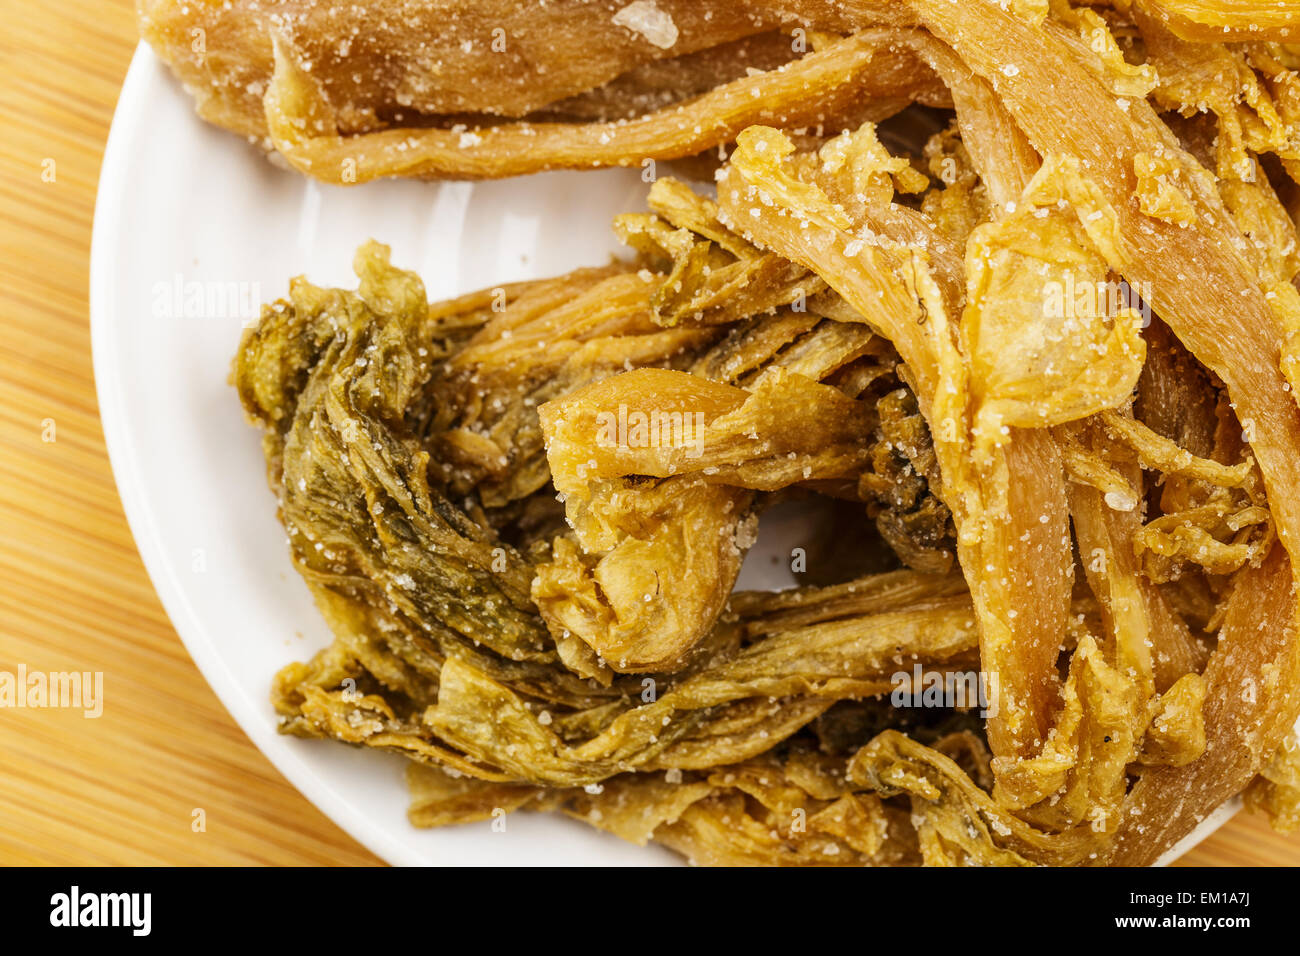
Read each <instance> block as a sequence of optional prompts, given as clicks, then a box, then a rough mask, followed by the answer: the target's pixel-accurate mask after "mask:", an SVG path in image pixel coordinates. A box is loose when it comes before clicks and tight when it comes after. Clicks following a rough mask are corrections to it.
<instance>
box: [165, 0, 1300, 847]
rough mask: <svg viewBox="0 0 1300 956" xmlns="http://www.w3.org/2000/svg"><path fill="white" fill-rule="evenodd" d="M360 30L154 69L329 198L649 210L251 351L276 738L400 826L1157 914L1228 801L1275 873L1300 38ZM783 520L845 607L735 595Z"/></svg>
mask: <svg viewBox="0 0 1300 956" xmlns="http://www.w3.org/2000/svg"><path fill="white" fill-rule="evenodd" d="M377 6H378V7H380V8H387V7H388V6H390V5H389V4H379V5H377ZM391 6H393V7H394V8H397V7H399V6H400V7H401V9H402V10H403V11H404V14H405V16H406V19H402V17H399V16H397V15H396V14H394V16H392V17H386V16H383V15H379V16H377V17H376V18H375V20H374V22H373V23H371V22H369V21H367V23H366V24H362V23H361V22H360V21H357V22H353V21H352V20H350V19H349V16H350V15H347V14H345V13H340V10H341V9H342V8H340V7H335V6H333V5H330V4H307V3H292V2H290V3H283V4H263V5H260V6H257V7H254V6H252V5H247V6H246V5H243V4H240V3H234V4H228V5H225V6H224V7H222V8H217V7H211V8H209V7H203V8H202V9H196V8H193V7H189V6H185V7H182V6H180V5H177V4H171V3H166V4H146V6H145V12H144V22H145V33H146V35H147V36H149V37H150V39H151V40H152V41H153V42H154V43H155V44H156V45H157V46H159V48H160V49H161V51H162V52H163V55H164V57H165V58H167V59H168V60H169V62H171V64H172V66H173V68H174V69H175V70H176V71H177V72H178V74H179V75H181V76H182V77H183V78H184V79H185V80H186V82H187V83H188V84H189V85H190V86H191V88H193V89H194V90H195V91H196V95H197V96H198V97H199V102H200V109H201V110H202V112H203V114H204V115H205V116H206V117H208V118H210V119H212V120H214V121H216V122H219V123H222V124H223V125H226V126H230V127H232V128H234V129H237V130H239V131H240V132H243V133H245V134H247V135H249V136H251V137H253V138H254V139H257V140H259V141H262V142H263V143H264V145H266V146H267V148H269V149H272V150H274V151H275V152H276V153H278V155H279V156H281V157H283V158H284V159H285V160H287V161H288V162H289V163H290V164H291V165H293V166H294V167H296V168H298V169H300V170H303V171H304V172H307V173H309V174H311V175H313V176H317V177H320V178H322V179H325V180H328V181H332V182H360V181H365V180H367V179H372V178H375V177H378V176H391V175H413V176H430V177H441V176H455V177H467V176H468V177H473V176H502V175H512V174H515V173H521V172H531V171H535V170H539V169H546V168H556V167H574V168H583V167H591V166H594V165H630V166H636V167H640V168H641V169H643V170H646V171H647V174H648V175H647V177H646V178H647V179H650V180H653V185H652V186H651V188H650V190H649V197H648V207H649V212H646V213H632V214H627V215H623V216H620V217H619V218H618V219H617V220H616V221H615V223H614V228H615V230H616V232H617V234H618V235H619V237H620V238H621V239H622V240H623V242H624V243H625V244H626V245H627V246H628V248H629V256H628V257H627V258H625V259H620V260H617V261H615V262H612V263H611V264H609V265H606V266H601V267H596V268H587V269H579V270H577V271H575V272H572V273H569V274H568V275H565V276H561V277H559V278H555V279H549V280H542V281H534V282H526V283H520V284H515V285H508V286H502V287H497V288H494V289H486V290H483V291H481V292H478V293H474V294H471V295H467V296H463V297H461V298H458V299H455V300H452V301H449V302H441V303H435V304H430V303H429V302H428V301H427V298H426V295H425V292H424V287H423V285H422V284H421V282H420V280H419V279H418V277H416V276H415V275H413V274H411V273H409V272H405V271H403V270H401V269H398V268H396V267H394V266H393V265H392V264H390V262H389V258H388V253H387V250H386V249H385V248H384V247H382V246H380V245H378V244H375V243H371V244H368V245H366V246H364V247H363V248H362V249H361V250H360V251H359V253H358V255H357V273H358V275H359V277H360V287H359V288H358V289H357V290H356V291H355V292H353V291H345V290H338V289H322V288H318V287H315V286H313V285H311V284H309V283H308V282H306V281H305V280H302V279H298V280H295V281H294V282H293V284H292V285H291V288H290V294H289V297H288V299H287V300H285V301H281V302H277V303H275V304H274V305H272V306H269V307H267V308H266V310H265V311H264V313H263V316H262V319H261V321H260V322H259V323H258V324H257V325H256V326H255V327H254V328H252V329H250V330H249V331H248V332H247V333H246V335H245V338H244V341H243V342H242V344H241V346H240V350H239V354H238V356H237V358H236V363H235V372H234V378H235V382H236V385H237V386H238V389H239V394H240V397H241V400H242V401H243V404H244V407H245V409H246V410H247V412H248V414H249V415H250V417H251V418H252V419H253V420H254V421H255V422H256V423H257V424H259V425H260V426H261V427H262V428H263V429H264V435H265V438H264V442H265V448H266V455H267V460H268V464H269V473H270V480H271V485H272V487H273V488H274V490H275V491H276V493H277V494H278V496H279V502H280V514H281V518H282V521H283V523H284V525H285V528H286V529H287V531H288V535H289V542H290V548H291V551H292V554H293V557H294V560H295V562H296V563H297V566H298V568H299V570H300V571H301V573H302V574H303V576H304V578H305V579H306V580H307V582H308V584H309V585H310V586H311V588H312V590H313V592H314V594H315V596H316V600H317V603H318V605H319V607H320V609H321V612H322V614H323V615H324V616H325V617H326V618H327V620H328V621H329V623H330V626H331V628H332V629H333V631H334V634H335V641H334V643H333V644H332V645H331V646H330V647H329V648H327V649H326V650H324V651H322V652H321V653H320V654H318V655H317V656H316V657H315V658H313V659H312V660H311V661H309V662H307V663H302V664H295V665H292V666H290V667H288V668H286V669H285V670H284V671H283V672H282V673H281V674H280V675H279V676H278V678H277V680H276V684H275V689H274V700H275V703H276V707H277V709H278V711H279V713H280V714H281V715H282V718H281V719H282V727H283V729H284V730H285V731H286V732H289V733H294V734H299V735H302V736H310V737H328V738H333V739H338V740H343V741H346V742H348V743H352V744H357V745H363V746H368V747H375V748H379V749H384V750H392V751H396V752H399V753H401V754H403V755H405V756H407V757H409V758H411V761H412V763H411V770H410V783H411V788H412V795H413V796H412V807H411V811H410V815H411V819H412V821H413V822H415V823H416V824H418V825H423V826H437V825H443V824H448V823H456V822H461V821H467V820H477V819H485V818H492V817H494V816H496V817H499V816H500V815H502V814H504V813H508V812H510V811H513V810H516V809H521V808H526V809H535V810H541V809H552V810H560V811H563V812H565V813H568V814H570V815H573V816H575V817H578V818H580V819H582V820H585V821H587V822H589V823H591V824H592V825H594V826H597V827H601V828H603V829H606V830H609V831H611V832H613V833H615V834H618V835H619V836H622V837H624V838H626V839H629V840H633V841H636V842H641V843H644V842H646V841H648V840H655V841H659V842H661V843H664V844H666V845H668V846H669V847H672V848H673V849H675V850H677V851H679V852H680V853H682V854H683V855H685V856H687V857H688V858H690V859H691V860H694V861H696V862H700V863H710V864H738V863H743V864H822V865H826V864H834V865H843V864H912V863H926V864H993V865H1026V864H1053V865H1097V864H1127V865H1134V864H1146V863H1150V862H1152V861H1154V860H1155V859H1156V858H1157V857H1159V856H1160V855H1161V854H1162V853H1163V852H1164V851H1165V850H1167V849H1168V848H1169V847H1171V846H1172V845H1173V844H1174V843H1175V842H1176V841H1177V840H1178V839H1179V838H1181V837H1182V836H1184V835H1186V834H1187V833H1188V832H1189V831H1190V830H1191V829H1192V828H1193V827H1194V826H1195V825H1196V824H1197V822H1199V821H1200V820H1202V819H1204V817H1205V816H1206V815H1207V814H1208V813H1209V812H1210V811H1212V810H1213V809H1214V808H1215V807H1217V806H1219V805H1220V804H1221V803H1222V802H1224V801H1225V800H1227V799H1229V798H1230V797H1232V796H1234V795H1236V794H1238V793H1242V792H1243V791H1244V792H1245V794H1246V800H1247V802H1248V803H1249V804H1251V805H1253V806H1256V807H1259V808H1262V809H1264V810H1266V811H1268V812H1269V813H1270V814H1271V815H1272V817H1273V818H1274V820H1275V822H1277V823H1278V824H1279V825H1280V826H1283V827H1287V826H1290V827H1294V826H1296V825H1298V824H1300V753H1298V752H1297V750H1298V748H1297V744H1296V739H1295V736H1294V732H1293V729H1292V728H1293V727H1294V725H1295V722H1296V718H1297V713H1298V712H1300V632H1298V631H1297V611H1298V608H1297V602H1296V592H1295V573H1294V571H1293V562H1292V559H1291V555H1294V554H1298V553H1300V552H1298V551H1297V549H1300V491H1298V490H1297V489H1300V404H1297V395H1296V389H1297V387H1300V292H1297V285H1296V278H1297V274H1300V247H1298V244H1297V235H1296V217H1297V213H1300V187H1298V186H1297V182H1298V181H1300V74H1298V73H1297V71H1298V70H1300V45H1292V44H1293V43H1297V44H1300V33H1297V35H1296V36H1293V35H1292V33H1293V31H1300V9H1298V8H1297V7H1295V6H1292V5H1290V4H1287V3H1282V4H1274V3H1270V4H1267V5H1256V4H1251V3H1245V2H1243V3H1227V2H1221V3H1214V2H1200V0H1197V2H1191V0H1158V2H1157V0H1133V2H1132V3H1125V2H1116V3H1115V4H1113V5H1105V4H1094V5H1078V6H1072V5H1071V4H1069V3H1068V2H1065V0H1052V2H1050V3H1049V2H1033V0H1021V2H1016V0H1010V2H1006V3H1002V4H998V3H993V2H988V0H970V2H962V3H952V2H949V0H908V2H907V3H888V4H885V3H873V2H863V3H853V2H850V3H817V2H808V3H802V2H788V3H764V2H748V3H738V4H698V3H694V4H692V3H685V2H681V3H674V2H668V0H653V2H651V0H636V2H634V3H632V4H626V3H577V2H554V0H553V2H551V3H548V4H547V5H546V6H545V7H544V8H538V9H532V10H529V11H527V12H520V11H519V10H516V9H515V8H514V6H513V5H511V4H502V5H500V9H496V8H495V5H494V4H490V3H489V4H473V5H465V4H458V3H433V2H430V3H415V4H409V3H408V4H401V5H398V4H392V5H391ZM462 8H463V9H462ZM628 11H631V12H628ZM425 17H428V18H436V22H438V23H440V24H444V25H445V28H443V29H439V30H431V31H427V32H426V31H420V30H418V29H416V28H415V27H416V25H418V23H420V22H424V21H423V20H422V19H421V18H425ZM429 22H434V21H433V20H430V21H429ZM193 23H200V24H202V26H203V28H204V29H205V30H206V31H207V36H208V46H207V52H206V53H205V54H204V55H203V56H202V57H199V58H198V59H195V58H194V57H193V56H190V55H188V54H187V53H186V52H185V48H183V45H181V44H180V41H179V39H178V38H180V37H183V36H185V35H186V34H185V28H186V26H187V25H192V24H193ZM494 29H500V30H501V31H502V32H501V35H502V36H504V38H505V39H504V43H503V49H502V50H501V51H499V52H497V53H495V54H494V53H493V51H492V46H491V44H492V39H493V36H494V34H493V33H492V31H493V30H494ZM214 38H226V39H230V41H231V45H230V46H229V47H221V46H219V44H217V42H216V40H215V39H214ZM236 41H237V42H236ZM218 50H220V51H222V53H223V54H226V55H218ZM575 50H580V51H581V53H580V55H579V54H577V53H575ZM493 55H496V56H498V57H499V58H504V59H499V60H497V61H493V60H492V59H491V57H492V56H493ZM512 57H513V59H511V58H512ZM676 160H682V162H681V163H680V164H679V165H678V166H677V167H675V169H676V170H677V171H678V174H679V176H680V177H700V176H705V177H707V179H709V180H711V183H700V182H697V184H696V185H694V186H692V185H689V184H688V183H687V182H685V181H684V180H683V179H682V178H674V177H673V176H670V175H668V168H667V166H668V164H667V161H676ZM656 161H661V162H663V163H664V166H663V168H660V169H656V168H655V165H654V164H655V162H656ZM790 500H799V501H818V502H822V503H823V506H825V507H830V508H834V509H838V510H837V514H843V515H846V516H847V517H846V518H845V519H844V526H843V527H844V529H846V530H842V531H841V533H842V534H844V533H847V534H851V535H852V536H853V538H854V540H855V541H858V542H860V548H861V549H862V550H864V551H865V550H870V551H871V552H872V553H873V554H874V555H875V556H876V557H877V558H878V560H877V561H876V564H875V566H874V567H873V568H871V569H870V570H866V571H861V572H859V571H858V570H857V569H855V570H854V571H853V573H849V574H846V575H843V576H841V577H840V578H838V579H836V578H834V577H831V578H829V579H821V580H819V581H818V582H817V583H809V584H807V585H805V586H801V587H798V588H795V589H793V590H787V591H780V592H771V593H757V592H737V591H734V585H735V582H736V578H737V575H738V573H739V569H740V565H741V563H742V561H743V559H744V557H745V554H746V552H747V550H748V549H749V548H750V547H751V546H752V544H753V542H754V540H755V538H756V533H757V525H758V520H759V516H760V515H761V514H762V513H763V512H764V511H766V510H767V509H768V508H770V507H772V506H773V505H774V504H776V503H780V502H785V501H790ZM823 570H824V569H823ZM972 672H978V673H979V675H980V677H981V679H982V680H984V681H985V683H986V684H987V686H989V687H991V688H993V689H994V690H995V691H996V693H995V694H994V696H993V700H992V701H989V702H976V701H972V699H971V698H970V695H957V696H958V697H959V699H957V700H955V701H954V700H945V702H944V706H939V707H920V708H917V707H900V706H897V705H896V700H895V696H896V693H897V691H898V690H899V675H900V674H905V675H906V674H911V675H917V676H918V677H919V676H921V675H925V676H926V680H927V681H928V679H929V678H930V677H936V678H937V679H938V681H939V683H941V684H943V685H944V686H953V685H954V684H955V683H956V682H959V681H960V680H961V679H962V676H963V675H969V674H971V673H972ZM923 682H924V681H923ZM916 683H917V681H916V679H915V678H913V679H912V684H913V685H915V684H916ZM985 704H988V705H987V706H986V705H985Z"/></svg>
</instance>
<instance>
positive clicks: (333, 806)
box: [89, 40, 427, 866]
mask: <svg viewBox="0 0 1300 956" xmlns="http://www.w3.org/2000/svg"><path fill="white" fill-rule="evenodd" d="M163 69H165V67H163V65H162V63H161V61H159V60H158V58H157V56H156V55H155V54H154V52H153V50H152V49H151V48H150V47H149V45H148V44H147V43H145V42H144V41H143V40H141V41H140V42H139V43H138V44H137V45H136V48H135V52H134V53H133V54H132V56H131V64H130V66H129V67H128V68H127V72H126V78H125V79H124V80H123V83H122V89H121V92H120V93H119V94H118V100H117V105H116V107H115V108H114V110H113V120H112V124H111V126H110V128H109V134H108V141H107V143H106V144H105V147H104V157H103V160H102V162H101V163H100V169H99V180H98V182H97V184H96V188H95V209H94V216H93V220H92V224H91V241H90V287H89V315H90V343H91V367H92V373H93V375H94V379H95V397H96V401H97V403H98V406H99V421H100V427H101V429H102V431H103V434H104V444H105V447H106V449H107V451H108V459H109V465H110V468H111V470H112V473H113V481H114V483H115V485H116V486H117V494H118V498H119V499H120V500H121V502H122V510H123V512H124V513H125V515H126V521H127V526H128V527H129V528H130V530H131V537H132V540H133V541H134V542H135V546H136V550H137V551H138V552H139V554H140V559H141V561H142V562H143V563H144V567H145V572H146V573H147V574H148V575H149V581H150V583H151V584H152V585H153V589H154V592H155V593H156V594H157V595H158V599H159V601H160V602H161V604H162V606H163V610H164V611H165V612H166V614H167V617H168V620H169V622H170V623H171V625H172V628H173V629H174V630H175V631H176V634H177V636H178V637H179V638H180V640H181V643H182V644H183V645H184V647H185V650H186V653H188V654H189V656H190V658H191V660H193V661H194V664H195V666H196V667H198V669H199V673H200V674H201V675H202V676H203V679H204V681H205V682H206V683H207V685H208V687H209V688H211V690H212V692H213V694H215V695H216V697H217V700H218V701H219V702H220V703H221V706H222V707H223V708H225V710H226V712H227V713H228V714H229V715H230V716H231V718H232V719H233V720H234V721H235V723H236V724H237V725H238V727H239V729H240V730H241V731H242V732H243V733H244V735H245V736H246V737H248V739H249V740H250V742H251V743H252V744H253V746H255V747H256V748H257V749H258V751H259V752H260V753H261V754H262V756H263V757H265V758H266V759H267V760H268V761H269V762H270V764H271V765H272V767H274V768H275V770H276V772H277V773H279V774H281V775H282V776H284V778H285V779H286V780H288V781H289V783H290V784H292V786H293V787H294V789H296V790H297V791H298V792H299V793H300V794H302V796H303V797H304V798H305V799H306V800H308V801H309V802H310V803H311V804H312V805H313V806H315V807H316V809H317V810H319V811H320V812H321V813H323V814H324V815H325V816H326V817H328V818H329V820H330V822H332V823H333V824H334V825H335V826H337V827H339V828H340V829H341V830H343V831H344V832H345V833H347V834H348V836H350V837H352V839H354V840H356V841H357V842H358V843H360V844H361V845H362V846H364V847H365V848H366V849H367V850H369V851H370V852H371V853H373V854H374V855H375V856H377V857H379V858H380V859H381V860H383V861H384V862H386V863H389V864H392V865H398V866H418V865H423V864H425V863H427V861H426V860H424V859H422V858H420V857H418V856H417V855H416V854H414V853H413V852H412V851H411V850H409V849H408V848H407V847H405V846H404V845H403V844H402V843H401V842H400V841H399V840H397V839H396V838H395V837H393V836H392V835H390V834H389V833H387V832H386V831H385V830H384V828H383V827H382V826H380V825H378V824H375V823H372V822H371V821H370V820H369V819H368V818H367V817H365V815H364V814H360V813H358V812H357V810H356V808H355V807H354V806H352V805H351V804H350V803H349V802H348V801H346V800H344V799H343V798H342V797H340V796H339V795H338V794H337V793H335V792H334V791H333V790H332V789H331V788H330V787H329V785H328V783H327V782H326V781H324V780H323V779H322V778H321V777H320V775H319V774H317V773H316V772H315V771H314V770H312V769H311V768H309V767H307V766H306V765H305V764H304V763H303V762H302V761H301V759H300V758H299V757H298V755H297V754H295V753H293V751H292V750H291V749H290V748H289V747H288V746H285V745H284V741H283V740H282V739H281V738H280V735H279V734H278V733H277V732H276V730H275V728H274V726H271V725H270V724H268V722H267V721H266V720H265V719H264V716H263V715H261V714H258V713H256V712H254V711H253V710H251V709H250V708H248V707H246V706H245V699H246V688H242V687H240V686H238V684H237V683H236V682H235V680H234V678H233V677H232V676H231V675H230V673H229V672H228V671H227V670H226V667H225V664H224V663H223V662H222V661H221V659H220V656H219V655H218V654H217V653H216V651H215V647H216V644H215V642H214V641H213V640H212V639H211V635H210V634H209V633H208V631H207V628H206V626H205V625H204V623H203V621H202V620H201V619H200V617H199V616H198V614H197V613H195V611H194V610H193V608H192V607H191V606H190V604H189V601H188V599H187V598H186V596H185V593H184V589H183V588H181V587H180V585H179V584H178V583H177V582H176V579H175V576H174V575H173V573H172V567H171V563H170V561H169V560H168V559H167V558H166V556H165V554H164V553H163V549H162V547H161V545H159V544H158V543H157V534H156V532H155V528H156V523H155V521H154V518H153V515H152V511H151V508H150V505H149V503H148V501H147V500H146V498H145V495H144V493H143V491H142V483H141V482H140V481H139V480H138V477H137V473H138V468H137V464H138V463H137V462H136V460H135V459H134V458H133V456H131V455H129V454H128V453H127V451H126V449H127V447H128V441H127V429H128V427H129V426H128V424H127V422H126V420H125V415H124V413H123V411H122V409H121V407H120V399H119V393H120V386H121V383H120V381H119V377H118V375H117V372H116V367H115V365H114V359H115V357H116V336H117V335H118V334H120V327H121V323H120V322H117V321H115V313H116V308H115V297H114V290H115V283H114V275H113V272H112V270H111V269H109V268H108V255H107V254H106V253H105V252H104V250H105V249H106V248H108V247H109V246H110V245H111V244H112V242H113V239H114V237H116V236H117V235H120V230H121V225H122V214H123V209H122V201H121V193H120V192H119V191H118V190H116V189H115V188H113V186H114V184H116V183H118V182H120V181H121V180H122V178H123V176H124V175H125V174H126V167H125V161H126V152H127V146H126V143H127V141H128V140H129V139H131V138H132V137H133V136H134V135H135V133H136V132H137V130H138V129H139V126H140V124H141V122H142V120H143V119H144V117H145V113H146V112H147V109H148V99H147V94H148V88H149V80H150V79H151V78H152V76H153V75H155V74H156V71H158V70H163ZM106 185H107V186H108V187H109V188H105V186H106Z"/></svg>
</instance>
